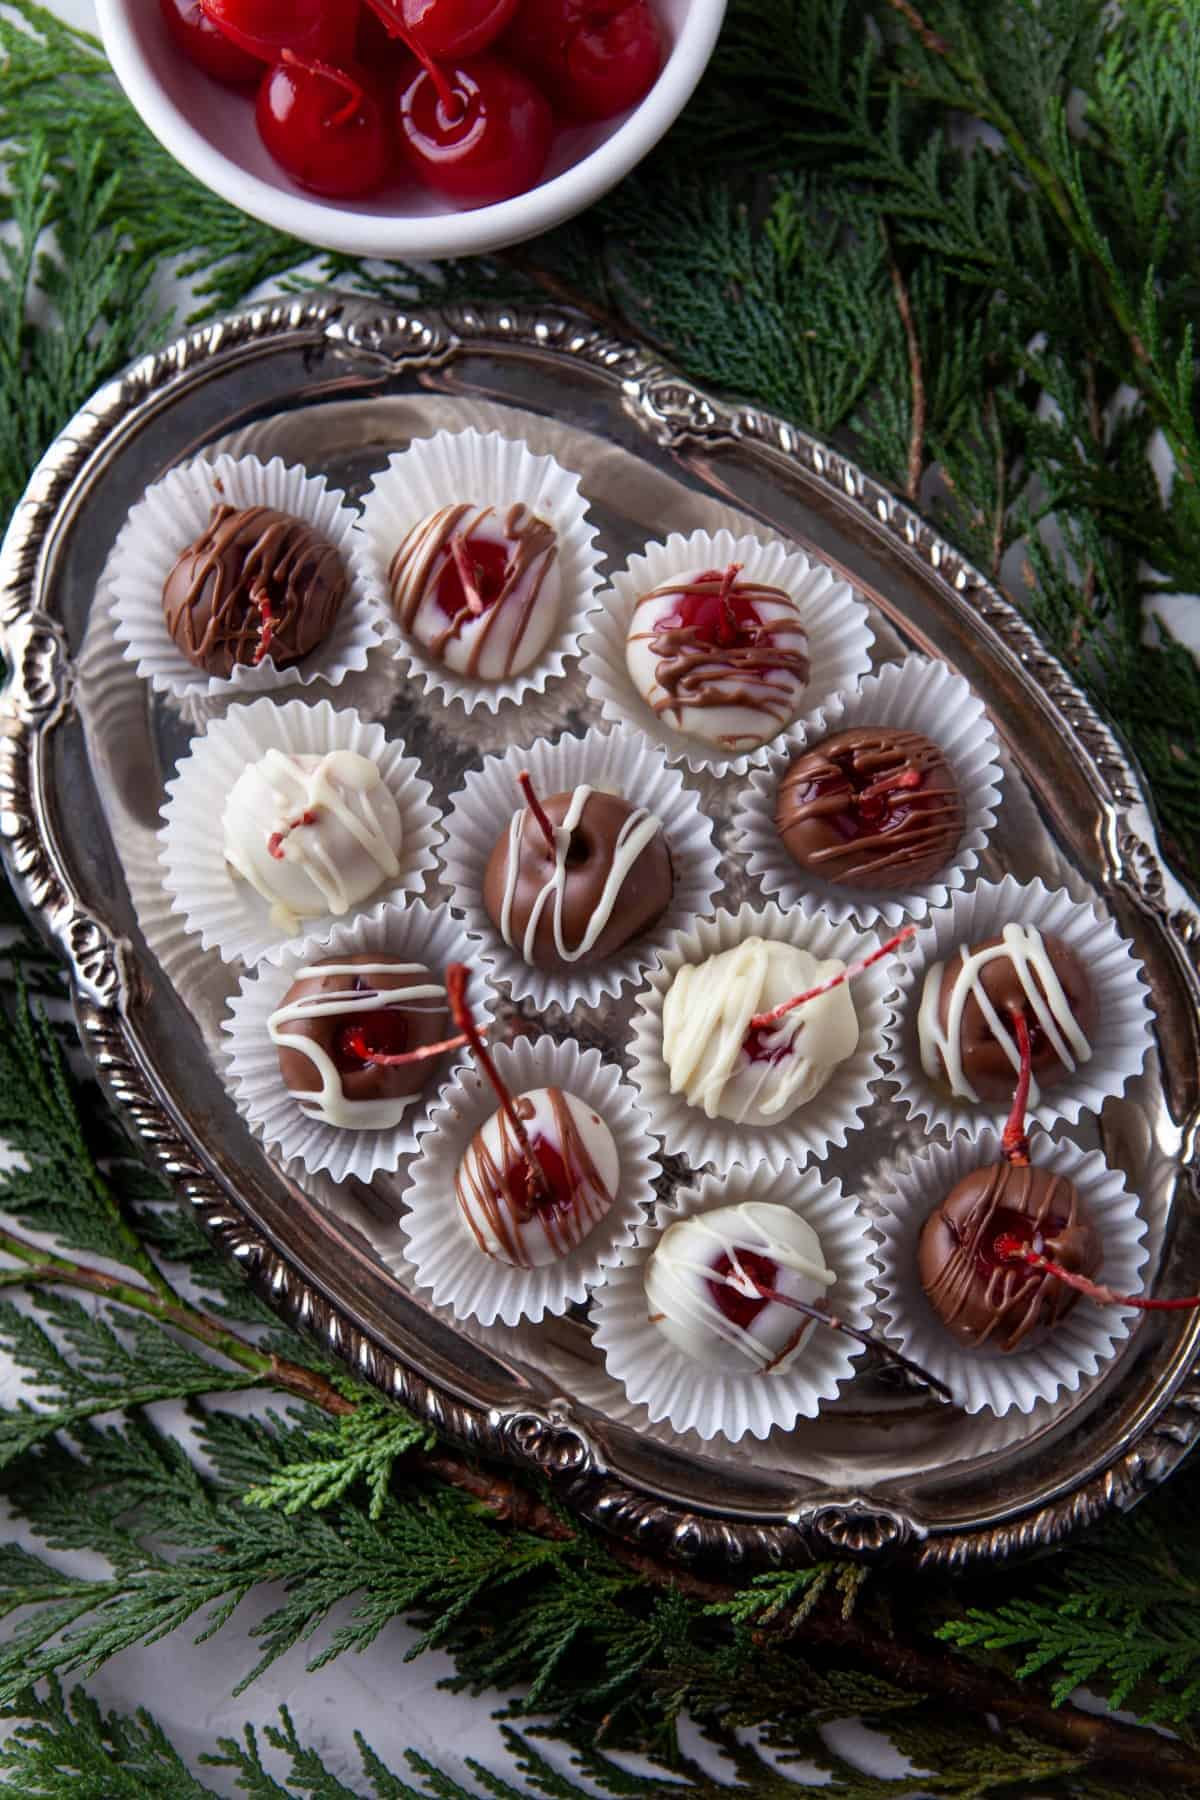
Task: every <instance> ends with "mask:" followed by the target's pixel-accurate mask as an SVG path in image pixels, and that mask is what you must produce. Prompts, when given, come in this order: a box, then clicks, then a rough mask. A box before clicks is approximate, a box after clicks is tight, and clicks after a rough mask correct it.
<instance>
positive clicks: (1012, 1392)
mask: <svg viewBox="0 0 1200 1800" xmlns="http://www.w3.org/2000/svg"><path fill="white" fill-rule="evenodd" d="M1001 1160H1002V1150H1001V1140H1000V1134H999V1133H998V1132H996V1131H993V1130H991V1129H990V1128H989V1129H988V1130H986V1131H983V1132H981V1133H980V1134H979V1136H978V1138H977V1139H975V1141H974V1142H968V1141H967V1140H965V1139H962V1138H959V1139H957V1140H956V1141H955V1142H954V1143H953V1144H951V1145H950V1146H949V1147H947V1146H945V1145H942V1144H936V1145H933V1146H931V1148H930V1149H929V1150H927V1151H926V1152H924V1153H923V1154H922V1155H920V1156H918V1157H916V1158H914V1160H913V1161H912V1162H911V1163H909V1164H908V1166H907V1168H905V1169H904V1170H903V1171H902V1172H899V1173H897V1174H895V1175H894V1176H893V1177H892V1179H891V1181H890V1183H889V1185H888V1187H887V1189H886V1190H885V1191H884V1192H883V1193H882V1194H881V1195H880V1198H881V1200H882V1202H883V1205H884V1208H885V1212H884V1216H883V1217H882V1218H876V1219H875V1220H874V1221H873V1223H874V1225H875V1228H876V1230H877V1231H878V1233H879V1235H880V1237H881V1239H882V1250H881V1252H880V1257H879V1264H880V1276H879V1284H878V1285H879V1293H880V1300H879V1311H880V1313H881V1315H882V1317H883V1320H884V1324H885V1336H887V1337H889V1338H891V1339H892V1340H893V1342H895V1343H898V1344H899V1345H900V1348H901V1349H902V1350H903V1351H904V1353H905V1355H907V1356H911V1357H912V1358H913V1359H914V1360H915V1361H916V1362H918V1363H920V1365H921V1367H922V1368H923V1369H926V1370H928V1372H929V1374H931V1375H936V1376H937V1377H938V1378H939V1379H940V1380H942V1381H944V1382H945V1383H946V1385H947V1386H948V1387H949V1388H950V1390H951V1392H952V1393H953V1394H954V1397H955V1400H956V1401H957V1403H958V1405H959V1406H961V1407H962V1408H963V1410H964V1411H965V1412H969V1413H978V1412H993V1413H996V1414H998V1415H1000V1416H1003V1415H1004V1414H1005V1413H1007V1412H1011V1411H1013V1409H1014V1408H1015V1409H1016V1410H1017V1411H1018V1412H1022V1413H1028V1412H1032V1411H1033V1408H1034V1407H1035V1406H1036V1405H1037V1404H1038V1402H1039V1401H1040V1400H1054V1399H1056V1398H1057V1396H1058V1395H1059V1394H1060V1393H1061V1392H1062V1391H1063V1389H1064V1388H1065V1389H1066V1390H1067V1392H1068V1393H1072V1394H1074V1393H1077V1392H1078V1390H1079V1386H1080V1383H1081V1382H1082V1381H1083V1380H1084V1378H1085V1377H1088V1376H1093V1375H1095V1374H1096V1373H1097V1371H1098V1370H1099V1368H1100V1365H1101V1364H1102V1363H1105V1362H1108V1361H1110V1360H1111V1359H1112V1357H1113V1356H1114V1355H1115V1353H1116V1348H1117V1345H1118V1344H1119V1343H1121V1342H1122V1341H1123V1340H1124V1339H1125V1338H1127V1337H1128V1336H1129V1333H1130V1329H1131V1328H1132V1326H1133V1324H1134V1322H1135V1321H1136V1319H1137V1317H1138V1314H1137V1312H1136V1311H1135V1310H1134V1309H1133V1308H1132V1307H1118V1306H1097V1305H1095V1304H1094V1303H1093V1302H1092V1301H1091V1300H1088V1299H1086V1298H1085V1297H1084V1296H1083V1295H1080V1297H1079V1300H1078V1302H1077V1304H1076V1305H1075V1306H1073V1307H1072V1308H1071V1311H1070V1312H1069V1313H1068V1314H1067V1316H1066V1318H1065V1319H1062V1320H1061V1321H1060V1322H1059V1323H1058V1324H1057V1325H1055V1326H1053V1327H1052V1328H1051V1330H1050V1331H1049V1332H1048V1333H1047V1334H1046V1336H1045V1337H1044V1338H1042V1339H1041V1341H1040V1342H1035V1343H1033V1344H1032V1345H1030V1346H1029V1347H1028V1348H1025V1347H1022V1348H1020V1349H1017V1350H1011V1351H1009V1352H1008V1353H1007V1354H1006V1353H1005V1352H1004V1351H1002V1350H999V1349H996V1348H993V1347H991V1346H988V1345H984V1346H981V1347H980V1348H979V1349H971V1348H970V1347H969V1346H967V1345H965V1344H960V1343H959V1342H958V1340H957V1339H956V1338H954V1337H952V1336H951V1334H950V1332H949V1331H947V1329H946V1327H945V1326H944V1325H943V1324H942V1322H941V1320H940V1319H939V1318H938V1316H937V1314H936V1313H935V1312H934V1310H933V1308H932V1306H931V1305H930V1304H929V1301H928V1300H927V1299H926V1297H925V1290H924V1289H923V1288H922V1286H921V1277H920V1271H919V1267H918V1263H917V1250H918V1245H919V1242H920V1237H921V1227H922V1226H923V1225H924V1223H925V1220H926V1218H927V1217H928V1215H929V1214H930V1213H931V1212H932V1211H933V1210H934V1208H935V1207H936V1206H937V1205H939V1204H940V1202H941V1201H942V1200H944V1199H945V1198H946V1195H947V1194H949V1193H950V1191H951V1189H952V1188H954V1187H955V1186H956V1185H957V1184H958V1182H960V1181H961V1180H962V1179H963V1177H964V1176H965V1175H969V1174H970V1173H971V1171H972V1170H973V1169H979V1168H986V1167H987V1166H988V1165H990V1164H991V1163H996V1162H1000V1161H1001ZM1032 1161H1033V1162H1034V1163H1036V1164H1037V1166H1038V1168H1039V1169H1045V1170H1047V1171H1048V1172H1049V1173H1050V1174H1054V1175H1062V1176H1064V1177H1065V1178H1066V1179H1067V1180H1068V1181H1072V1182H1074V1184H1075V1186H1076V1188H1077V1189H1078V1191H1079V1197H1080V1200H1081V1201H1082V1203H1083V1207H1084V1211H1085V1212H1086V1214H1087V1217H1088V1218H1089V1220H1090V1221H1091V1223H1092V1225H1093V1226H1094V1227H1095V1229H1096V1231H1097V1232H1098V1233H1099V1235H1100V1239H1101V1242H1102V1244H1103V1247H1104V1258H1103V1261H1102V1263H1101V1265H1100V1270H1099V1272H1098V1274H1097V1276H1096V1280H1097V1281H1099V1282H1101V1283H1103V1284H1104V1285H1105V1286H1107V1287H1111V1288H1112V1289H1113V1290H1114V1291H1115V1292H1116V1293H1118V1294H1136V1293H1138V1292H1139V1291H1140V1289H1141V1287H1142V1280H1143V1270H1144V1268H1145V1264H1146V1245H1145V1237H1146V1226H1145V1222H1144V1220H1143V1219H1142V1218H1141V1217H1140V1216H1139V1214H1138V1207H1137V1201H1136V1199H1135V1198H1134V1196H1133V1195H1132V1194H1131V1193H1130V1192H1129V1191H1128V1189H1127V1188H1126V1186H1125V1181H1124V1177H1123V1176H1121V1175H1120V1174H1119V1173H1118V1172H1117V1170H1115V1169H1110V1168H1109V1167H1108V1165H1107V1164H1106V1163H1105V1161H1104V1158H1103V1156H1101V1155H1100V1153H1099V1151H1097V1150H1091V1151H1083V1150H1081V1149H1080V1148H1079V1146H1078V1145H1077V1144H1072V1143H1070V1142H1068V1141H1066V1140H1062V1141H1059V1142H1057V1143H1051V1142H1050V1140H1049V1139H1047V1138H1045V1137H1043V1136H1037V1137H1035V1138H1034V1142H1033V1150H1032Z"/></svg>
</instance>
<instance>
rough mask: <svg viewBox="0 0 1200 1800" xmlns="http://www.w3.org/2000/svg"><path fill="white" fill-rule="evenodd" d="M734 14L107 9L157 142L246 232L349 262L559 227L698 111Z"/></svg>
mask: <svg viewBox="0 0 1200 1800" xmlns="http://www.w3.org/2000/svg"><path fill="white" fill-rule="evenodd" d="M724 10H725V0H97V11H98V14H99V19H100V29H101V34H102V36H103V39H104V46H105V49H106V51H107V53H108V56H109V60H110V61H111V63H112V65H113V68H114V70H115V72H116V74H117V77H118V79H119V80H120V82H121V85H122V86H123V87H124V89H125V91H126V93H127V94H128V96H129V98H130V100H131V101H132V102H133V104H134V106H135V107H136V108H137V110H138V112H139V113H140V114H141V116H142V118H143V120H144V121H145V123H146V124H147V125H148V126H149V128H150V129H151V131H153V132H154V134H155V136H156V137H157V138H158V139H159V141H160V142H161V143H162V144H163V145H164V146H165V147H166V149H168V150H169V151H170V152H171V154H172V155H173V156H174V157H176V159H177V160H178V161H179V162H181V163H182V164H183V166H184V167H185V168H186V169H188V170H189V171H190V172H191V173H192V174H193V175H194V176H196V177H197V179H198V180H200V181H202V182H203V183H204V184H205V185H206V186H207V187H209V188H211V189H213V191H214V192H216V193H218V194H220V195H221V196H222V197H223V198H224V199H226V200H228V201H230V202H231V203H232V204H233V205H234V206H237V207H240V208H241V210H242V211H243V212H247V213H250V214H252V215H253V216H254V217H255V218H259V219H262V220H264V221H265V222H266V223H267V224H270V225H274V226H276V227H277V228H278V229H279V230H281V231H286V232H289V233H291V234H292V235H293V236H295V237H299V238H302V239H304V240H306V241H307V242H309V243H313V244H318V245H321V246H323V247H325V248H327V249H332V250H341V251H344V252H347V253H349V254H351V255H357V256H376V257H439V256H464V255H472V254H474V253H477V252H479V251H486V250H495V249H499V248H500V247H501V246H502V245H505V244H514V243H519V242H520V241H521V240H522V239H523V238H528V237H533V236H535V235H536V234H537V233H538V232H541V231H547V230H549V229H550V228H551V227H552V226H554V225H558V224H561V223H562V221H563V220H564V219H568V218H570V217H572V216H573V215H574V214H575V213H578V212H581V211H582V210H583V208H584V207H586V206H589V205H590V204H591V203H592V201H593V200H596V199H598V198H599V196H600V195H601V194H603V193H605V192H607V190H608V189H609V188H611V187H613V186H614V185H615V184H616V183H617V182H618V181H620V180H621V178H622V177H623V176H624V175H626V174H628V172H629V171H630V169H632V168H633V167H634V165H635V164H636V163H638V162H639V161H640V160H641V159H642V157H643V156H645V155H646V153H647V151H649V150H650V149H651V148H652V147H653V146H654V144H656V143H657V142H658V140H659V138H660V137H662V135H663V133H664V132H665V131H666V130H667V128H668V127H669V126H670V125H671V124H672V122H673V121H674V120H675V118H676V117H677V116H678V114H679V113H680V112H681V111H682V109H683V107H684V105H685V103H686V101H687V99H688V97H689V95H690V94H691V92H692V90H693V88H694V87H695V85H696V83H697V82H698V81H699V79H700V76H701V74H702V73H703V71H704V67H705V65H706V63H707V62H708V59H709V57H710V55H711V54H712V50H713V46H714V44H715V42H716V38H717V33H718V31H719V29H720V25H721V19H722V17H723V14H724Z"/></svg>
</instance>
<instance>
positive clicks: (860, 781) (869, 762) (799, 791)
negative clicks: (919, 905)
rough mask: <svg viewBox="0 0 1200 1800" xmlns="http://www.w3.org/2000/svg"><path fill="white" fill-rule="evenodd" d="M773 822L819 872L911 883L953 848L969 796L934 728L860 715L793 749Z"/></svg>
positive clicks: (890, 885)
mask: <svg viewBox="0 0 1200 1800" xmlns="http://www.w3.org/2000/svg"><path fill="white" fill-rule="evenodd" d="M775 823H776V825H777V826H778V828H779V835H780V837H781V838H782V839H783V842H784V846H785V848H786V850H787V852H788V855H789V856H790V857H791V858H792V860H793V862H796V863H798V864H799V865H800V867H801V868H802V869H806V870H808V871H809V872H810V873H811V874H813V875H816V876H819V877H820V879H821V880H822V881H830V882H836V883H839V884H840V885H841V886H843V887H863V888H882V889H885V890H891V889H894V888H912V887H917V886H919V885H920V884H921V883H922V882H924V881H929V880H930V879H931V878H932V877H933V876H934V875H936V874H937V872H938V870H939V869H944V868H945V866H946V864H947V863H948V862H949V861H950V858H951V857H952V856H953V855H954V852H955V850H956V849H957V847H958V840H959V838H960V837H961V836H962V829H963V804H962V798H961V796H960V794H959V791H958V784H957V782H956V781H955V779H954V776H953V773H952V772H951V770H950V767H949V765H948V764H947V762H946V759H945V757H944V756H943V755H942V752H941V751H940V750H939V748H938V746H937V745H936V744H935V743H933V742H932V741H931V740H930V739H929V738H927V737H922V735H921V733H920V732H918V731H895V730H892V729H891V728H890V727H889V726H886V725H884V726H873V725H859V726H855V727H854V728H853V729H851V730H848V731H839V732H837V733H836V734H835V735H834V736H833V737H829V738H826V739H824V741H823V742H822V743H819V744H817V745H815V746H814V748H813V749H811V750H805V751H804V752H803V753H802V754H801V755H799V756H797V757H795V758H794V759H793V761H792V762H791V764H790V765H789V767H788V770H787V773H786V774H785V775H784V777H783V780H782V781H781V782H780V784H779V796H778V799H777V801H776V806H775Z"/></svg>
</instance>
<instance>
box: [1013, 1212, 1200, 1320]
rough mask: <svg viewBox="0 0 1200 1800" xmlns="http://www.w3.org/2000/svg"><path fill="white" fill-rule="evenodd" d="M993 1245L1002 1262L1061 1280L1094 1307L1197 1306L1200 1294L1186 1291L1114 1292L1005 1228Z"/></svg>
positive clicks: (1171, 1308) (1147, 1308)
mask: <svg viewBox="0 0 1200 1800" xmlns="http://www.w3.org/2000/svg"><path fill="white" fill-rule="evenodd" d="M993 1248H994V1250H995V1253H996V1256H997V1258H998V1259H999V1260H1000V1261H1001V1262H1022V1263H1025V1264H1027V1265H1028V1267H1029V1268H1031V1269H1040V1270H1041V1271H1042V1273H1043V1274H1044V1275H1053V1277H1054V1279H1055V1280H1056V1281H1064V1282H1065V1283H1066V1285H1067V1286H1068V1287H1071V1288H1074V1289H1075V1291H1076V1293H1079V1294H1085V1295H1086V1296H1087V1298H1088V1299H1089V1300H1094V1301H1095V1302H1096V1305H1097V1306H1134V1307H1136V1308H1137V1310H1138V1311H1139V1312H1192V1311H1194V1310H1195V1309H1196V1307H1198V1306H1200V1294H1188V1295H1186V1296H1181V1297H1180V1298H1179V1299H1177V1300H1152V1299H1148V1298H1147V1297H1146V1296H1145V1295H1144V1294H1115V1293H1114V1292H1113V1290H1112V1288H1110V1287H1105V1286H1104V1284H1103V1283H1102V1282H1099V1281H1089V1280H1088V1278H1087V1276H1086V1275H1077V1274H1076V1273H1075V1271H1074V1270H1073V1269H1064V1268H1063V1267H1062V1265H1061V1263H1056V1262H1052V1261H1051V1259H1050V1258H1049V1257H1048V1256H1043V1255H1042V1253H1041V1251H1040V1250H1031V1249H1030V1248H1029V1245H1028V1244H1025V1243H1022V1241H1021V1239H1020V1238H1019V1237H1013V1236H1012V1235H1011V1234H1010V1233H1009V1232H1007V1231H1002V1232H1001V1233H1000V1236H999V1237H998V1238H997V1239H996V1241H995V1244H994V1246H993Z"/></svg>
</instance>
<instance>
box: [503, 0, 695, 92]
mask: <svg viewBox="0 0 1200 1800" xmlns="http://www.w3.org/2000/svg"><path fill="white" fill-rule="evenodd" d="M504 49H505V51H506V52H507V53H508V54H509V55H510V56H511V57H512V58H513V60H514V61H515V62H517V63H519V64H520V66H521V68H523V69H525V70H527V71H528V73H529V74H531V75H532V76H533V77H534V78H535V80H537V81H539V82H540V83H541V85H542V86H543V87H544V89H545V90H546V92H547V93H548V94H549V95H550V97H551V99H552V100H553V102H554V106H555V109H556V110H557V111H558V112H560V113H563V114H564V115H565V116H567V117H568V118H574V119H610V118H612V117H613V115H614V114H615V113H620V112H625V111H626V110H627V109H628V108H629V107H631V106H636V105H637V103H638V101H639V100H641V99H642V98H643V96H644V95H646V94H647V93H649V91H650V89H651V88H652V87H653V86H654V83H655V81H656V80H657V79H658V73H659V70H660V69H661V68H662V61H663V41H662V32H661V31H660V30H659V25H658V20H657V19H656V18H655V16H654V13H653V12H652V11H651V9H650V7H649V5H648V4H647V0H520V4H519V5H518V7H517V12H516V16H515V18H514V19H513V22H512V24H511V26H510V27H509V29H508V33H507V35H506V37H505V39H504Z"/></svg>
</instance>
